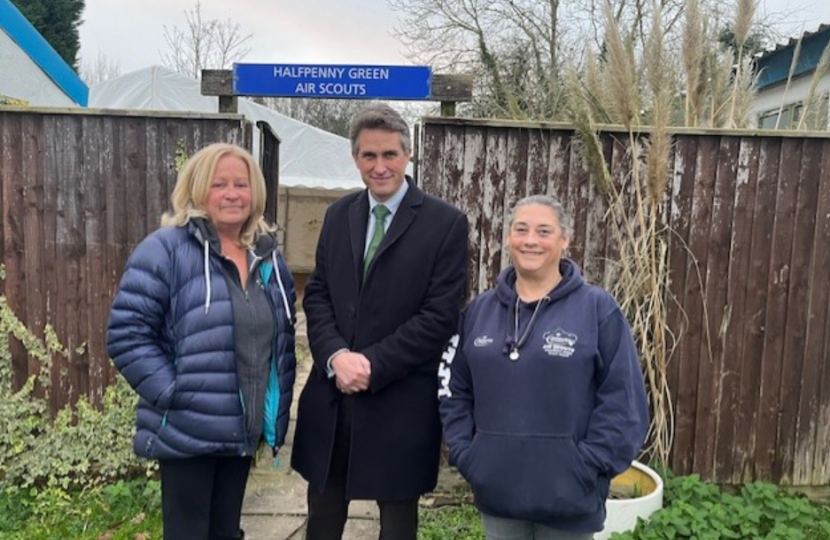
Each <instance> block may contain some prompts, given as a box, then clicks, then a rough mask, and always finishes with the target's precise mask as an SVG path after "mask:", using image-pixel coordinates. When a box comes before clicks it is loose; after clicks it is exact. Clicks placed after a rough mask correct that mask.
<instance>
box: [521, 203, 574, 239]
mask: <svg viewBox="0 0 830 540" xmlns="http://www.w3.org/2000/svg"><path fill="white" fill-rule="evenodd" d="M532 204H538V205H540V206H547V207H548V208H550V209H551V210H553V213H554V214H556V219H558V220H559V226H560V227H561V228H562V235H563V236H564V237H565V238H567V239H568V240H571V239H572V236H573V232H574V229H573V224H572V223H573V220H572V219H571V216H570V214H568V212H566V211H565V207H564V206H562V203H561V202H559V199H557V198H556V197H553V196H552V195H529V196H527V197H525V198H523V199H519V201H518V202H517V203H516V204H514V205H513V209H512V210H510V222H509V223H510V227H513V222H514V221H515V220H516V210H518V209H519V208H521V207H522V206H530V205H532Z"/></svg>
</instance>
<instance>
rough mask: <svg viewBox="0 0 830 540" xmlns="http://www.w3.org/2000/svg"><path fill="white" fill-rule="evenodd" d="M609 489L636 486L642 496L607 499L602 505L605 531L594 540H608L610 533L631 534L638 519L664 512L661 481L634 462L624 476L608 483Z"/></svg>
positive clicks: (654, 474) (654, 473)
mask: <svg viewBox="0 0 830 540" xmlns="http://www.w3.org/2000/svg"><path fill="white" fill-rule="evenodd" d="M611 484H612V485H618V486H629V487H631V486H635V485H636V486H637V491H638V492H640V493H642V496H640V497H637V498H634V499H608V501H606V503H605V508H606V510H607V513H608V515H607V517H606V518H605V528H604V529H603V530H602V532H599V533H597V534H596V535H595V536H594V540H608V538H610V537H611V533H615V532H625V531H630V530H633V529H634V527H635V526H636V525H637V518H638V517H641V518H644V519H645V518H648V517H649V516H650V515H651V514H653V513H654V512H656V511H657V510H659V509H661V508H663V479H662V478H660V475H658V474H657V473H656V472H654V470H653V469H651V468H649V467H646V466H645V465H643V464H642V463H639V462H637V461H635V462H633V463H632V464H631V467H629V468H628V470H626V471H625V472H623V473H622V474H620V475H619V476H617V477H615V478H614V479H613V480H611Z"/></svg>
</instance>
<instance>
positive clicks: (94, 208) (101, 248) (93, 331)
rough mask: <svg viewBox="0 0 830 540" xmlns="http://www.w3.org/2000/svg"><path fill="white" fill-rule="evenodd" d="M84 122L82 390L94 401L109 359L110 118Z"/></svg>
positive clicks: (98, 398)
mask: <svg viewBox="0 0 830 540" xmlns="http://www.w3.org/2000/svg"><path fill="white" fill-rule="evenodd" d="M96 120H97V121H96V122H94V123H92V122H90V123H87V124H86V125H85V127H86V128H87V129H85V130H84V139H85V144H84V145H83V148H82V151H83V156H84V174H83V181H82V182H83V186H84V226H85V230H84V234H85V239H86V246H87V250H86V261H85V263H86V266H85V268H86V275H87V279H86V298H87V300H88V310H89V316H88V317H87V319H86V328H84V333H85V335H86V336H87V340H86V350H87V358H88V364H89V371H88V377H89V390H88V392H87V393H86V394H87V395H88V396H89V399H90V401H91V402H92V403H95V404H98V403H100V402H101V399H102V398H103V391H104V387H105V386H106V384H107V372H108V369H109V368H108V364H109V360H108V358H107V354H106V351H105V350H104V343H105V341H106V335H105V330H106V329H105V327H104V325H103V324H101V321H103V320H106V318H107V314H108V311H109V310H108V309H107V308H108V307H109V306H106V305H105V304H106V303H107V299H108V298H109V296H108V294H109V290H108V287H107V285H106V279H107V276H106V269H105V268H106V264H107V262H106V258H107V254H106V238H107V233H106V225H107V222H106V199H105V197H104V193H105V191H106V187H105V186H106V183H107V181H109V178H108V176H104V171H107V170H110V169H111V168H112V164H111V161H112V140H113V133H112V121H111V119H108V118H100V119H96Z"/></svg>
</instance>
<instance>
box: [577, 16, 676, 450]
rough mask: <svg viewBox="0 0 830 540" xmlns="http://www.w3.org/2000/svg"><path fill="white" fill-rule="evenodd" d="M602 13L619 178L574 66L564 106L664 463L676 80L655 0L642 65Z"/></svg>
mask: <svg viewBox="0 0 830 540" xmlns="http://www.w3.org/2000/svg"><path fill="white" fill-rule="evenodd" d="M605 13H606V18H605V21H606V53H607V55H606V58H605V62H604V63H602V64H601V66H600V67H599V69H600V72H601V78H602V80H603V81H604V83H605V87H606V88H607V90H608V94H607V95H608V96H609V100H608V101H606V102H605V104H606V105H607V106H608V116H609V117H610V118H611V119H612V120H613V121H615V122H617V123H620V124H622V125H624V126H625V127H626V129H627V131H628V146H627V152H628V154H627V157H628V160H627V161H628V163H630V172H629V173H628V174H626V175H624V177H623V179H622V183H621V184H618V183H616V182H615V181H614V178H613V176H612V174H611V172H610V171H609V169H608V164H607V162H606V160H605V158H604V156H603V154H602V143H601V141H600V139H599V135H598V133H597V130H596V124H595V123H594V118H595V117H596V116H597V113H596V112H595V110H594V109H595V107H596V103H595V102H594V101H593V100H592V98H591V92H590V90H589V89H588V88H586V85H584V84H583V83H582V81H581V80H580V78H579V77H578V75H577V74H576V70H574V69H571V70H570V71H569V74H568V88H569V92H570V101H569V111H570V113H571V120H572V122H573V123H574V125H575V127H576V130H577V134H578V136H579V138H580V140H581V142H582V149H583V160H584V163H585V166H586V168H587V169H588V171H589V173H590V176H591V179H592V181H593V182H594V184H595V185H596V187H597V190H598V192H599V193H600V194H602V195H603V196H604V197H605V199H606V202H607V204H608V215H607V219H606V220H605V222H606V223H607V224H608V227H609V229H610V235H611V237H612V238H613V240H614V242H615V244H616V245H617V247H618V249H619V257H618V259H617V260H616V261H614V262H613V264H614V265H615V268H614V271H613V274H614V275H615V279H614V282H613V283H611V284H610V287H611V291H612V293H613V294H614V295H615V297H616V298H617V300H618V301H619V302H620V307H621V308H622V310H623V311H624V312H625V313H626V315H627V317H628V319H629V322H630V324H631V330H632V333H633V335H634V338H635V340H636V342H637V344H638V348H639V351H640V355H641V363H642V366H643V373H644V375H645V379H646V383H647V387H648V394H649V401H650V408H651V411H652V423H651V426H650V430H649V436H648V441H647V445H646V448H645V449H644V453H645V454H646V455H648V456H649V457H650V459H652V460H654V461H656V462H659V463H661V464H663V465H666V464H667V463H668V460H669V455H670V452H671V445H672V440H673V434H674V414H673V409H672V403H671V395H670V392H669V387H668V381H667V378H666V374H667V363H668V359H669V355H670V350H671V348H672V347H673V342H674V339H673V336H672V335H671V331H670V329H669V328H668V326H667V321H666V303H667V301H668V296H669V294H668V284H669V276H668V257H667V255H668V230H667V226H666V223H665V216H664V215H663V212H662V208H663V207H664V202H665V197H666V187H667V185H666V184H667V181H668V163H669V159H670V156H671V153H672V139H671V135H670V134H669V131H668V126H669V123H670V118H671V115H672V110H673V109H674V107H675V103H674V96H675V92H674V88H676V81H675V78H674V75H673V73H672V72H671V70H668V69H666V65H665V60H664V59H665V56H666V53H665V44H664V39H663V33H662V30H661V29H660V20H661V17H660V8H659V5H657V4H655V14H654V17H653V20H652V24H651V27H652V28H651V34H650V39H649V40H648V42H647V51H646V53H645V54H644V58H645V62H644V65H643V66H642V69H641V70H638V69H637V66H636V64H635V61H634V55H633V54H632V52H631V47H629V46H628V44H627V40H626V39H624V38H623V33H622V32H620V31H619V28H618V26H617V22H616V20H615V19H614V17H613V14H612V13H611V11H610V9H609V8H608V7H606V12H605ZM638 71H639V72H640V73H642V74H643V78H644V79H645V81H646V82H645V84H642V82H641V81H640V80H638V78H637V77H636V74H637V73H638ZM641 88H642V91H641V90H640V89H641ZM643 105H645V107H646V108H647V109H648V113H647V114H645V113H644V112H643V111H641V108H642V107H643ZM645 121H647V122H649V123H650V124H651V128H650V135H649V136H648V137H644V136H641V133H640V126H641V124H643V123H644V122H645ZM643 164H645V166H643ZM631 197H633V199H634V200H633V201H632V200H631ZM632 202H633V204H632Z"/></svg>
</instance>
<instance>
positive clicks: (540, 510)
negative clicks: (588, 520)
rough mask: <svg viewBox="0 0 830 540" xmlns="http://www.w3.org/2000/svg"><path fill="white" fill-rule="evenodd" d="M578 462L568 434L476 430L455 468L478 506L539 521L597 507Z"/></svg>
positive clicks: (592, 485) (596, 498)
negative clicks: (462, 475)
mask: <svg viewBox="0 0 830 540" xmlns="http://www.w3.org/2000/svg"><path fill="white" fill-rule="evenodd" d="M584 467H585V464H584V463H582V460H581V458H580V456H579V455H578V453H577V449H576V446H575V445H574V442H573V439H572V438H571V436H570V435H511V434H500V433H489V432H482V431H479V432H478V433H476V436H475V438H474V439H473V443H472V444H471V445H470V448H469V450H468V452H467V453H466V454H465V455H464V459H463V470H462V471H461V472H462V473H463V474H464V476H465V477H466V478H467V480H468V481H469V482H470V485H471V486H472V488H473V493H474V494H475V498H476V502H477V503H478V504H480V505H481V506H482V507H484V508H486V509H488V510H491V511H493V512H494V513H495V514H497V515H501V516H505V517H511V518H516V519H526V520H531V521H540V520H544V519H546V518H559V517H571V516H581V515H586V514H592V513H594V512H597V511H599V510H600V509H601V501H600V498H599V495H598V493H597V491H596V487H595V483H590V484H589V483H587V482H586V478H585V474H584V472H585V469H584Z"/></svg>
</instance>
